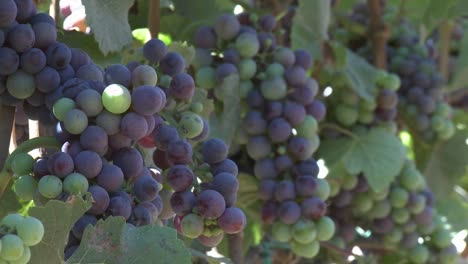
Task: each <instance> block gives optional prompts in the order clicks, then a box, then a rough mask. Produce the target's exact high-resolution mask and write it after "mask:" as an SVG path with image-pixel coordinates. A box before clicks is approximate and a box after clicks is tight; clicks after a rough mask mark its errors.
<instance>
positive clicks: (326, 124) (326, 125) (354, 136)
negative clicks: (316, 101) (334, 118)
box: [322, 123, 357, 139]
mask: <svg viewBox="0 0 468 264" xmlns="http://www.w3.org/2000/svg"><path fill="white" fill-rule="evenodd" d="M324 128H331V129H334V130H336V131H338V132H341V133H343V134H345V135H347V136H349V137H351V138H353V139H357V136H356V135H355V134H354V133H353V132H351V131H349V130H348V129H346V128H343V127H341V126H339V125H336V124H333V123H324V124H323V125H322V129H324Z"/></svg>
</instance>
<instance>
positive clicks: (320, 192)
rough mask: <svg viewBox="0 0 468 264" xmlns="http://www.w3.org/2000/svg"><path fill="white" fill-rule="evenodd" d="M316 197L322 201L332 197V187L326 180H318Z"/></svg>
mask: <svg viewBox="0 0 468 264" xmlns="http://www.w3.org/2000/svg"><path fill="white" fill-rule="evenodd" d="M314 195H315V196H317V197H318V198H320V199H322V200H324V201H325V200H327V198H328V197H329V196H330V185H328V182H327V181H326V180H324V179H317V189H316V190H315V192H314Z"/></svg>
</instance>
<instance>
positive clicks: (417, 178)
mask: <svg viewBox="0 0 468 264" xmlns="http://www.w3.org/2000/svg"><path fill="white" fill-rule="evenodd" d="M334 182H338V184H337V185H338V187H336V188H332V189H333V190H334V191H333V192H332V199H331V201H330V204H331V205H330V207H329V211H330V215H331V217H332V218H333V219H334V220H335V221H336V223H337V233H336V236H335V238H334V239H333V241H334V242H335V243H336V245H338V246H340V247H349V246H351V245H353V242H355V241H358V240H361V241H362V240H365V238H364V237H360V235H359V234H358V233H357V231H356V228H358V227H359V228H361V229H363V230H369V231H370V232H372V237H371V238H368V239H376V240H378V241H381V243H383V246H384V247H385V248H389V249H391V248H398V249H399V250H401V254H404V255H405V256H406V258H407V259H409V260H410V261H411V263H446V264H449V263H456V258H457V251H456V248H455V246H454V245H453V244H452V242H451V241H452V234H451V229H450V225H449V224H448V223H447V222H446V219H445V218H444V217H442V216H441V215H439V214H438V213H437V211H436V209H435V208H434V197H433V194H432V192H431V191H430V190H429V189H428V187H427V186H426V183H425V180H424V176H423V175H421V173H420V172H419V170H418V169H417V168H416V166H415V164H414V163H413V162H412V161H410V160H407V161H406V162H405V165H404V166H403V168H402V170H401V172H400V174H399V175H398V176H397V178H396V180H395V181H394V182H392V184H391V185H390V186H389V187H387V188H385V189H384V190H382V191H378V192H377V191H374V190H372V189H371V188H370V186H369V185H368V183H367V180H366V179H365V177H364V176H363V175H362V174H360V175H350V174H342V175H341V177H339V178H334Z"/></svg>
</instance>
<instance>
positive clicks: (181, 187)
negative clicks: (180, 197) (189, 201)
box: [166, 165, 195, 192]
mask: <svg viewBox="0 0 468 264" xmlns="http://www.w3.org/2000/svg"><path fill="white" fill-rule="evenodd" d="M194 179H195V175H194V174H193V172H192V170H191V169H190V168H189V167H188V166H186V165H175V166H173V167H171V168H170V169H169V170H168V171H167V176H166V180H167V183H168V184H169V185H170V186H171V187H172V189H174V191H176V192H180V191H185V190H187V189H189V188H190V187H192V184H193V181H194Z"/></svg>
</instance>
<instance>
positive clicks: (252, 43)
mask: <svg viewBox="0 0 468 264" xmlns="http://www.w3.org/2000/svg"><path fill="white" fill-rule="evenodd" d="M235 46H236V49H237V51H239V54H240V55H241V57H243V58H252V57H253V56H255V55H256V54H257V53H258V50H259V49H260V43H259V41H258V39H257V36H255V35H254V34H251V33H242V34H240V35H239V36H238V37H237V39H236V43H235Z"/></svg>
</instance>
